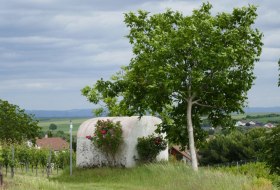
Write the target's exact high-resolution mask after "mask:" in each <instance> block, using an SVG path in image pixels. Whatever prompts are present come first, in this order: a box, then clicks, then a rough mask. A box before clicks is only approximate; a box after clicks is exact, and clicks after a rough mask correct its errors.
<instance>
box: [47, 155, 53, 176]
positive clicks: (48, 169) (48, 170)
mask: <svg viewBox="0 0 280 190" xmlns="http://www.w3.org/2000/svg"><path fill="white" fill-rule="evenodd" d="M51 159H52V150H51V149H50V154H49V158H48V163H47V177H48V178H49V177H50V169H51Z"/></svg>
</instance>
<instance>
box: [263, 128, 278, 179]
mask: <svg viewBox="0 0 280 190" xmlns="http://www.w3.org/2000/svg"><path fill="white" fill-rule="evenodd" d="M279 147H280V127H279V126H278V127H275V128H273V129H271V131H270V132H269V133H267V136H266V141H265V152H264V159H265V161H266V163H267V165H268V166H269V168H270V171H271V172H272V173H276V174H278V175H280V148H279Z"/></svg>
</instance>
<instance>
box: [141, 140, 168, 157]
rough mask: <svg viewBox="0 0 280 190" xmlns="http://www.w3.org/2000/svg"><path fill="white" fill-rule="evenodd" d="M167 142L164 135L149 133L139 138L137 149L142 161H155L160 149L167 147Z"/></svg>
mask: <svg viewBox="0 0 280 190" xmlns="http://www.w3.org/2000/svg"><path fill="white" fill-rule="evenodd" d="M166 147H167V143H166V141H165V140H164V139H163V137H162V136H154V135H149V136H147V137H140V138H138V143H137V145H136V149H137V151H138V155H139V161H140V162H153V161H155V159H156V157H157V155H158V154H159V153H160V151H163V150H164V149H166Z"/></svg>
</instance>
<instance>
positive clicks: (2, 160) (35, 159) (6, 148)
mask: <svg viewBox="0 0 280 190" xmlns="http://www.w3.org/2000/svg"><path fill="white" fill-rule="evenodd" d="M0 147H1V149H0V165H1V166H4V167H5V168H6V170H7V168H8V167H12V166H13V167H14V166H21V167H22V166H23V165H25V167H26V168H28V166H29V165H31V166H32V168H33V167H35V168H36V173H37V168H38V167H40V168H43V170H45V169H46V167H47V164H48V158H49V156H50V150H48V149H38V148H35V147H28V146H26V145H25V144H3V143H2V144H1V146H0ZM12 147H14V150H15V151H14V155H15V156H14V161H12ZM69 158H70V151H68V150H66V151H60V152H56V153H55V152H53V151H51V163H54V164H55V165H54V166H55V167H56V168H61V169H64V168H65V167H66V166H69V164H70V161H69ZM72 158H73V162H74V163H75V160H76V154H75V153H74V152H73V155H72Z"/></svg>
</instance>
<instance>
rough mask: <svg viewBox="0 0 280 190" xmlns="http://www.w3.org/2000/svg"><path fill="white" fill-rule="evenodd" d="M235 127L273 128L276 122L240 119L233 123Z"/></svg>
mask: <svg viewBox="0 0 280 190" xmlns="http://www.w3.org/2000/svg"><path fill="white" fill-rule="evenodd" d="M235 126H236V127H265V128H273V127H276V124H273V123H261V122H257V121H248V120H240V121H237V122H236V123H235Z"/></svg>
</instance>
